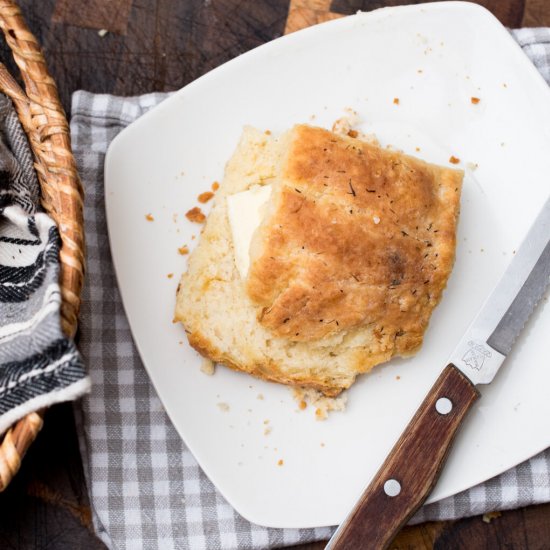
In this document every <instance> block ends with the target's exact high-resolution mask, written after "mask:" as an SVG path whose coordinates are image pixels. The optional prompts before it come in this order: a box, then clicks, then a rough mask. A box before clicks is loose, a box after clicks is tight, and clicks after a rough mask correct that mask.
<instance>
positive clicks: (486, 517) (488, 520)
mask: <svg viewBox="0 0 550 550" xmlns="http://www.w3.org/2000/svg"><path fill="white" fill-rule="evenodd" d="M500 516H502V512H487V513H486V514H483V518H482V520H483V522H484V523H491V521H492V520H494V519H496V518H499V517H500Z"/></svg>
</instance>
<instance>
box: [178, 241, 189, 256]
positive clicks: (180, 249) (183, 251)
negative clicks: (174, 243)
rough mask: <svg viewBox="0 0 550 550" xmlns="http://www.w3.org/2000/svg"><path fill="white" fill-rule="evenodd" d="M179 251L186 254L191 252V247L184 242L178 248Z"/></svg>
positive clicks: (183, 254)
mask: <svg viewBox="0 0 550 550" xmlns="http://www.w3.org/2000/svg"><path fill="white" fill-rule="evenodd" d="M178 252H179V253H180V254H181V255H182V256H185V255H186V254H189V247H188V246H187V245H186V244H184V245H183V246H180V247H179V248H178Z"/></svg>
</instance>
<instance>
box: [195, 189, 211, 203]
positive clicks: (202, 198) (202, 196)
mask: <svg viewBox="0 0 550 550" xmlns="http://www.w3.org/2000/svg"><path fill="white" fill-rule="evenodd" d="M213 196H214V193H212V191H205V192H204V193H201V194H200V195H199V196H198V201H199V202H200V203H201V204H205V203H207V202H208V201H209V200H210V199H211V198H212V197H213Z"/></svg>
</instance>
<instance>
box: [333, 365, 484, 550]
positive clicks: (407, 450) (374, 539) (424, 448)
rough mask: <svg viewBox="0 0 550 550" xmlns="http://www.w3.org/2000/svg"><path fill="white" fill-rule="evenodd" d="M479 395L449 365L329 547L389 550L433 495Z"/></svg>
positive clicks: (472, 386) (334, 548) (350, 549)
mask: <svg viewBox="0 0 550 550" xmlns="http://www.w3.org/2000/svg"><path fill="white" fill-rule="evenodd" d="M478 397H479V392H478V391H477V389H476V388H475V386H474V385H473V384H472V383H471V382H470V380H468V378H467V377H466V376H464V375H463V374H462V373H461V372H460V371H459V370H458V369H457V368H456V367H455V366H454V365H453V364H450V365H448V366H447V367H446V368H445V370H444V371H443V372H442V373H441V376H440V377H439V378H438V379H437V381H436V383H435V384H434V385H433V387H432V389H431V390H430V392H429V394H428V395H427V396H426V398H425V399H424V402H423V403H422V405H421V406H420V408H419V409H418V411H417V412H416V414H415V415H414V417H413V419H412V420H411V421H410V423H409V425H408V426H407V428H406V429H405V431H404V432H403V434H402V435H401V437H400V438H399V441H398V442H397V443H396V445H395V446H394V448H393V449H392V451H391V453H390V454H389V456H388V458H387V459H386V461H385V462H384V464H383V465H382V467H381V468H380V470H378V473H377V474H376V476H375V478H374V479H373V481H372V482H371V484H370V485H369V486H368V487H367V489H366V490H365V492H364V493H363V494H362V495H361V498H360V499H359V502H358V503H357V504H356V506H355V508H354V509H353V510H352V512H351V513H350V514H349V516H348V517H347V518H346V519H345V520H344V522H343V523H342V524H341V525H340V527H339V528H338V530H337V531H336V533H335V534H334V536H333V537H332V539H331V540H330V541H329V543H328V545H327V547H326V548H327V549H330V550H358V549H360V548H368V549H369V550H379V549H384V548H387V547H388V546H389V544H390V543H391V541H392V540H393V539H394V538H395V536H396V535H397V533H398V532H399V530H400V529H401V527H402V526H403V525H404V524H405V523H406V522H407V520H408V519H409V518H410V517H411V516H412V515H413V514H414V512H416V510H417V509H418V508H419V507H420V506H421V505H422V503H423V502H424V501H425V500H426V498H427V496H428V495H429V494H430V492H431V490H432V488H433V487H434V485H435V482H436V481H437V478H438V477H439V473H440V471H441V469H442V466H443V464H444V463H445V459H446V458H447V454H448V452H449V449H450V447H451V444H452V442H453V439H454V437H455V434H456V432H457V430H458V428H459V426H460V424H461V423H462V420H463V419H464V417H465V416H466V413H467V412H468V411H469V410H470V408H471V406H472V405H473V404H474V403H475V401H476V400H477V399H478ZM391 495H393V496H391Z"/></svg>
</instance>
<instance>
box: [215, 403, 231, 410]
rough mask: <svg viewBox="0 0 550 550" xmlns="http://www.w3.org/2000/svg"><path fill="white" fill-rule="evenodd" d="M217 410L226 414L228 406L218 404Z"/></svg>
mask: <svg viewBox="0 0 550 550" xmlns="http://www.w3.org/2000/svg"><path fill="white" fill-rule="evenodd" d="M217 405H218V409H220V411H222V412H228V411H229V405H228V404H227V403H218V404H217Z"/></svg>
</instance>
